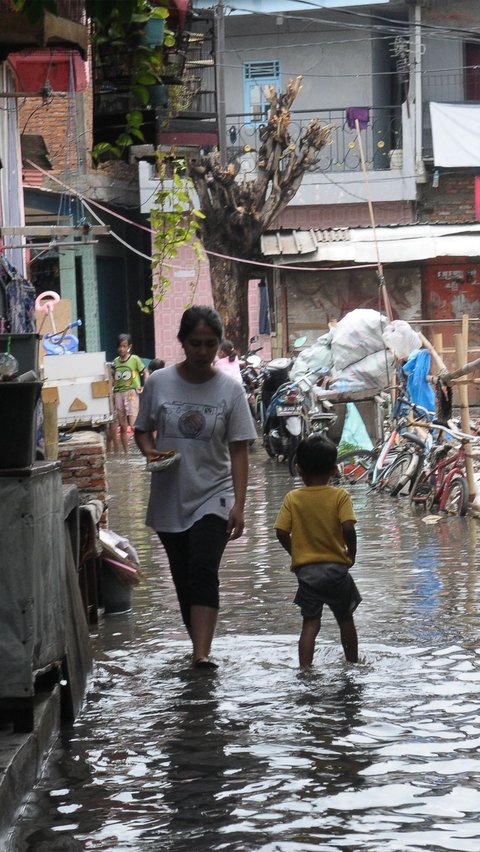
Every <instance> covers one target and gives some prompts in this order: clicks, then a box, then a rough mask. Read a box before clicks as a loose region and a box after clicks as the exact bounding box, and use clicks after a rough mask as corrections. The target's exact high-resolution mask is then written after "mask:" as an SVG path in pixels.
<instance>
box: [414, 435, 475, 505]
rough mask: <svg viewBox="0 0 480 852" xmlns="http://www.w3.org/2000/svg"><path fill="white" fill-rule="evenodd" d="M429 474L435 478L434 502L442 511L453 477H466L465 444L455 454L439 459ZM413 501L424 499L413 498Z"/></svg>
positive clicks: (433, 485)
mask: <svg viewBox="0 0 480 852" xmlns="http://www.w3.org/2000/svg"><path fill="white" fill-rule="evenodd" d="M429 476H430V479H431V480H433V482H432V487H433V502H434V503H435V504H438V508H439V509H440V510H441V511H442V510H444V509H445V503H446V499H447V495H448V486H449V485H450V482H451V481H452V479H453V477H454V476H461V477H463V479H465V447H464V446H463V444H462V446H461V447H460V448H459V449H458V450H457V451H456V452H455V453H454V454H453V455H447V456H445V458H441V459H439V460H438V461H437V462H436V463H435V464H434V465H433V467H432V468H431V470H430V471H429ZM412 502H414V503H415V502H422V501H421V500H415V498H413V500H412Z"/></svg>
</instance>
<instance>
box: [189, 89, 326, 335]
mask: <svg viewBox="0 0 480 852" xmlns="http://www.w3.org/2000/svg"><path fill="white" fill-rule="evenodd" d="M302 79H303V78H302V77H297V79H296V80H295V81H293V80H291V81H290V82H289V84H288V86H287V89H286V91H285V92H284V93H277V91H276V89H275V88H274V87H273V86H266V87H265V95H266V97H267V100H268V102H269V104H270V107H269V114H268V119H267V121H266V123H265V125H263V126H262V127H261V128H259V140H260V147H259V149H258V152H257V177H256V179H255V180H246V179H245V178H244V179H243V180H241V181H239V180H237V172H238V167H237V166H236V165H235V164H233V163H230V164H228V165H222V163H221V161H220V156H219V154H218V153H217V152H214V153H210V154H206V155H204V156H202V157H200V158H198V159H195V160H192V161H190V163H189V165H188V170H189V175H190V177H191V179H192V181H193V183H194V186H195V189H196V192H197V194H198V197H199V202H200V210H201V212H202V213H203V215H204V217H205V218H204V219H202V220H201V226H200V227H201V240H202V243H203V246H204V248H205V249H206V250H207V251H208V252H211V253H210V254H209V255H208V260H209V264H210V276H211V282H212V292H213V302H214V305H215V307H216V309H217V310H218V312H219V313H220V315H221V317H222V319H223V321H224V324H225V333H226V336H227V337H228V338H229V339H231V340H233V341H234V342H235V344H236V346H238V347H239V348H240V349H241V351H245V350H246V348H247V336H248V279H249V277H250V275H249V271H250V268H249V266H248V265H247V264H244V263H241V262H239V260H241V259H244V260H258V259H260V237H261V235H262V234H263V233H264V231H266V230H267V228H269V227H270V226H271V225H272V223H273V222H274V220H275V219H276V218H277V217H278V216H279V214H280V213H281V212H282V210H284V209H285V207H286V206H287V204H288V203H289V202H290V201H291V200H292V198H293V197H294V195H295V194H296V192H297V190H298V189H299V187H300V185H301V182H302V178H303V176H304V174H305V172H307V171H309V170H313V169H314V168H315V167H316V166H317V161H318V155H319V152H320V151H321V149H322V148H323V147H324V146H325V145H326V144H327V142H328V140H329V136H330V126H324V127H322V126H321V125H320V121H319V119H317V118H315V119H312V121H310V122H309V124H308V125H307V126H306V127H305V128H304V130H303V131H302V133H301V135H300V137H299V139H298V140H297V141H296V142H294V141H292V138H291V136H290V133H289V128H290V109H291V106H292V104H293V102H294V100H295V98H296V97H297V95H298V93H299V91H300V88H301V84H302ZM219 255H221V256H219Z"/></svg>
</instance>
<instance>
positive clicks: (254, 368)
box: [240, 337, 263, 423]
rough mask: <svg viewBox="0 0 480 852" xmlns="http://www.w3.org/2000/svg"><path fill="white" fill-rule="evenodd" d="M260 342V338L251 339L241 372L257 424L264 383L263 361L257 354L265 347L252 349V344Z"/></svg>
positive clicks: (242, 359)
mask: <svg viewBox="0 0 480 852" xmlns="http://www.w3.org/2000/svg"><path fill="white" fill-rule="evenodd" d="M257 340H258V337H251V338H250V341H249V343H250V347H249V350H248V352H247V354H246V355H243V356H242V357H241V358H240V372H241V374H242V381H243V387H244V390H245V395H246V397H247V400H248V405H249V408H250V411H251V414H252V417H253V419H254V420H255V422H256V423H257V422H258V421H259V420H260V418H259V411H258V395H259V391H260V387H261V382H262V371H261V368H262V363H263V362H262V359H261V357H260V356H259V355H257V352H260V350H261V349H263V346H257V347H256V348H252V344H253V343H255V342H256V341H257Z"/></svg>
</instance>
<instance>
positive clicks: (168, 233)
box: [138, 152, 204, 313]
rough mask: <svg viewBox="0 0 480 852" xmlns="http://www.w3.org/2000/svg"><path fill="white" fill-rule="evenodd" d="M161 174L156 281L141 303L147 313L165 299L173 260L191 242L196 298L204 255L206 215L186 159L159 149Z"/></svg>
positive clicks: (155, 216) (154, 216)
mask: <svg viewBox="0 0 480 852" xmlns="http://www.w3.org/2000/svg"><path fill="white" fill-rule="evenodd" d="M157 175H158V177H159V189H158V191H157V194H156V197H155V206H154V208H153V209H152V211H151V215H150V221H151V225H152V229H153V231H154V238H153V243H154V253H153V259H152V269H153V272H154V283H153V285H152V296H151V297H149V298H148V299H146V300H145V301H144V302H138V305H139V307H140V309H141V310H142V311H143V312H144V313H151V312H152V311H153V309H154V308H155V307H156V305H158V304H159V303H160V302H161V301H162V299H163V298H164V296H165V294H166V292H167V290H168V288H169V286H170V278H171V276H170V275H169V271H170V269H171V266H172V264H171V261H172V260H174V259H175V258H176V257H178V253H179V250H180V249H181V248H182V246H185V245H187V244H188V245H191V246H192V247H193V251H194V254H195V259H196V267H197V269H196V273H197V274H196V277H195V279H194V280H193V281H191V282H190V289H191V298H192V301H193V295H194V292H195V289H196V287H197V283H198V276H199V272H200V261H201V260H202V258H203V253H202V246H201V243H200V242H199V241H198V240H195V239H194V237H195V234H196V231H197V228H198V225H199V220H200V219H203V218H204V216H203V213H202V212H201V211H200V210H197V209H195V208H194V207H193V205H192V189H193V184H192V181H191V180H190V178H188V177H187V174H186V166H185V162H184V160H181V159H175V158H174V157H173V156H172V155H169V156H167V155H165V154H163V153H161V152H158V153H157Z"/></svg>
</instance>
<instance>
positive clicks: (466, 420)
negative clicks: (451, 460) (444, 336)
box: [454, 334, 477, 502]
mask: <svg viewBox="0 0 480 852" xmlns="http://www.w3.org/2000/svg"><path fill="white" fill-rule="evenodd" d="M454 340H455V352H456V356H457V364H458V369H460V367H462V366H463V364H465V362H466V360H467V352H466V349H465V335H464V334H455V335H454ZM458 396H459V400H460V422H461V427H462V432H465V433H466V434H467V435H470V434H471V430H470V409H469V406H468V386H467V385H463V384H462V385H459V387H458ZM465 470H466V473H467V482H468V493H469V499H470V502H473V501H474V500H475V497H476V494H477V488H476V485H475V477H474V473H473V461H472V455H471V449H470V445H469V444H467V445H466V447H465Z"/></svg>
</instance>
